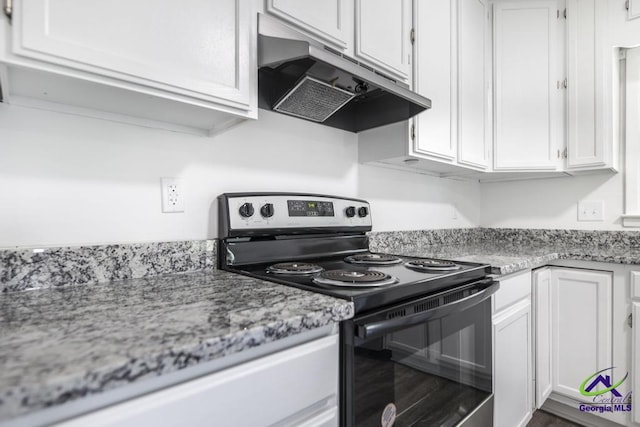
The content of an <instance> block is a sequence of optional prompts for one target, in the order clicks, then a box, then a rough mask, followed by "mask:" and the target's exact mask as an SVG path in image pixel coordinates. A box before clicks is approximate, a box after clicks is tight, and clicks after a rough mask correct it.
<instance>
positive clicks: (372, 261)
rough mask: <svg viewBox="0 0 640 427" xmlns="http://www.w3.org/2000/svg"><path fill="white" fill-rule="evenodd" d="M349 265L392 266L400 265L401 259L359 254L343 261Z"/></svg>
mask: <svg viewBox="0 0 640 427" xmlns="http://www.w3.org/2000/svg"><path fill="white" fill-rule="evenodd" d="M344 260H345V261H346V262H349V263H351V264H366V265H393V264H400V263H401V262H402V259H400V258H398V257H397V256H395V255H384V254H359V255H351V256H348V257H346V258H345V259H344Z"/></svg>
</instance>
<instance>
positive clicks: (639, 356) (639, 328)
mask: <svg viewBox="0 0 640 427" xmlns="http://www.w3.org/2000/svg"><path fill="white" fill-rule="evenodd" d="M631 316H632V317H631V319H632V329H633V338H632V347H633V349H632V351H631V357H632V359H631V360H632V362H631V373H632V375H633V380H632V381H633V382H632V386H631V389H632V390H634V391H635V390H640V301H634V302H633V305H632V308H631ZM634 403H635V402H634ZM631 418H632V419H633V421H634V422H636V423H638V424H640V404H638V403H635V404H634V405H633V414H632V416H631Z"/></svg>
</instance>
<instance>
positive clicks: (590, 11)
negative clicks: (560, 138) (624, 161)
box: [566, 0, 613, 170]
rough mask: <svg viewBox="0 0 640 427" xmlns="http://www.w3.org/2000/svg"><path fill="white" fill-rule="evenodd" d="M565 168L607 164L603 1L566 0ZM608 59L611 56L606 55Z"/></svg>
mask: <svg viewBox="0 0 640 427" xmlns="http://www.w3.org/2000/svg"><path fill="white" fill-rule="evenodd" d="M566 13H567V15H566V16H567V18H566V19H567V33H566V34H567V96H568V99H567V109H568V117H567V150H568V158H567V169H568V170H584V169H601V168H611V167H612V166H613V165H612V154H613V153H612V145H613V144H612V142H611V135H610V132H608V131H607V129H606V125H605V124H606V120H607V119H606V117H605V115H606V114H607V111H610V110H611V108H608V107H607V106H606V104H607V102H610V101H608V100H607V99H606V98H605V96H604V93H605V90H604V84H605V77H604V74H605V73H604V71H605V70H604V66H605V58H604V57H603V56H604V54H605V51H606V44H605V43H604V41H605V40H606V37H605V30H604V27H605V25H606V16H607V2H606V1H603V0H567V12H566ZM608 59H609V60H611V58H608Z"/></svg>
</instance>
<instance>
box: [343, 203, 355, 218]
mask: <svg viewBox="0 0 640 427" xmlns="http://www.w3.org/2000/svg"><path fill="white" fill-rule="evenodd" d="M344 213H345V215H347V218H353V217H354V216H356V207H355V206H349V207H348V208H347V209H345V210H344Z"/></svg>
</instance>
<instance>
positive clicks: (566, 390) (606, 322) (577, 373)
mask: <svg viewBox="0 0 640 427" xmlns="http://www.w3.org/2000/svg"><path fill="white" fill-rule="evenodd" d="M611 297H612V295H611V273H610V272H600V271H586V270H585V271H581V270H576V269H562V268H554V269H553V270H552V274H551V325H552V327H551V330H552V334H551V349H552V350H551V354H552V356H551V361H552V374H551V376H552V380H553V384H552V391H553V392H555V393H558V394H561V395H564V396H567V397H569V398H573V399H575V400H577V401H582V400H583V399H584V396H583V395H582V394H581V393H580V390H579V387H580V384H582V382H583V381H584V379H585V378H587V377H588V376H589V375H592V374H594V373H596V372H598V371H600V370H601V369H606V368H610V367H611V366H612V365H611V358H612V351H611V349H612V341H611V330H612V317H611Z"/></svg>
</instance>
